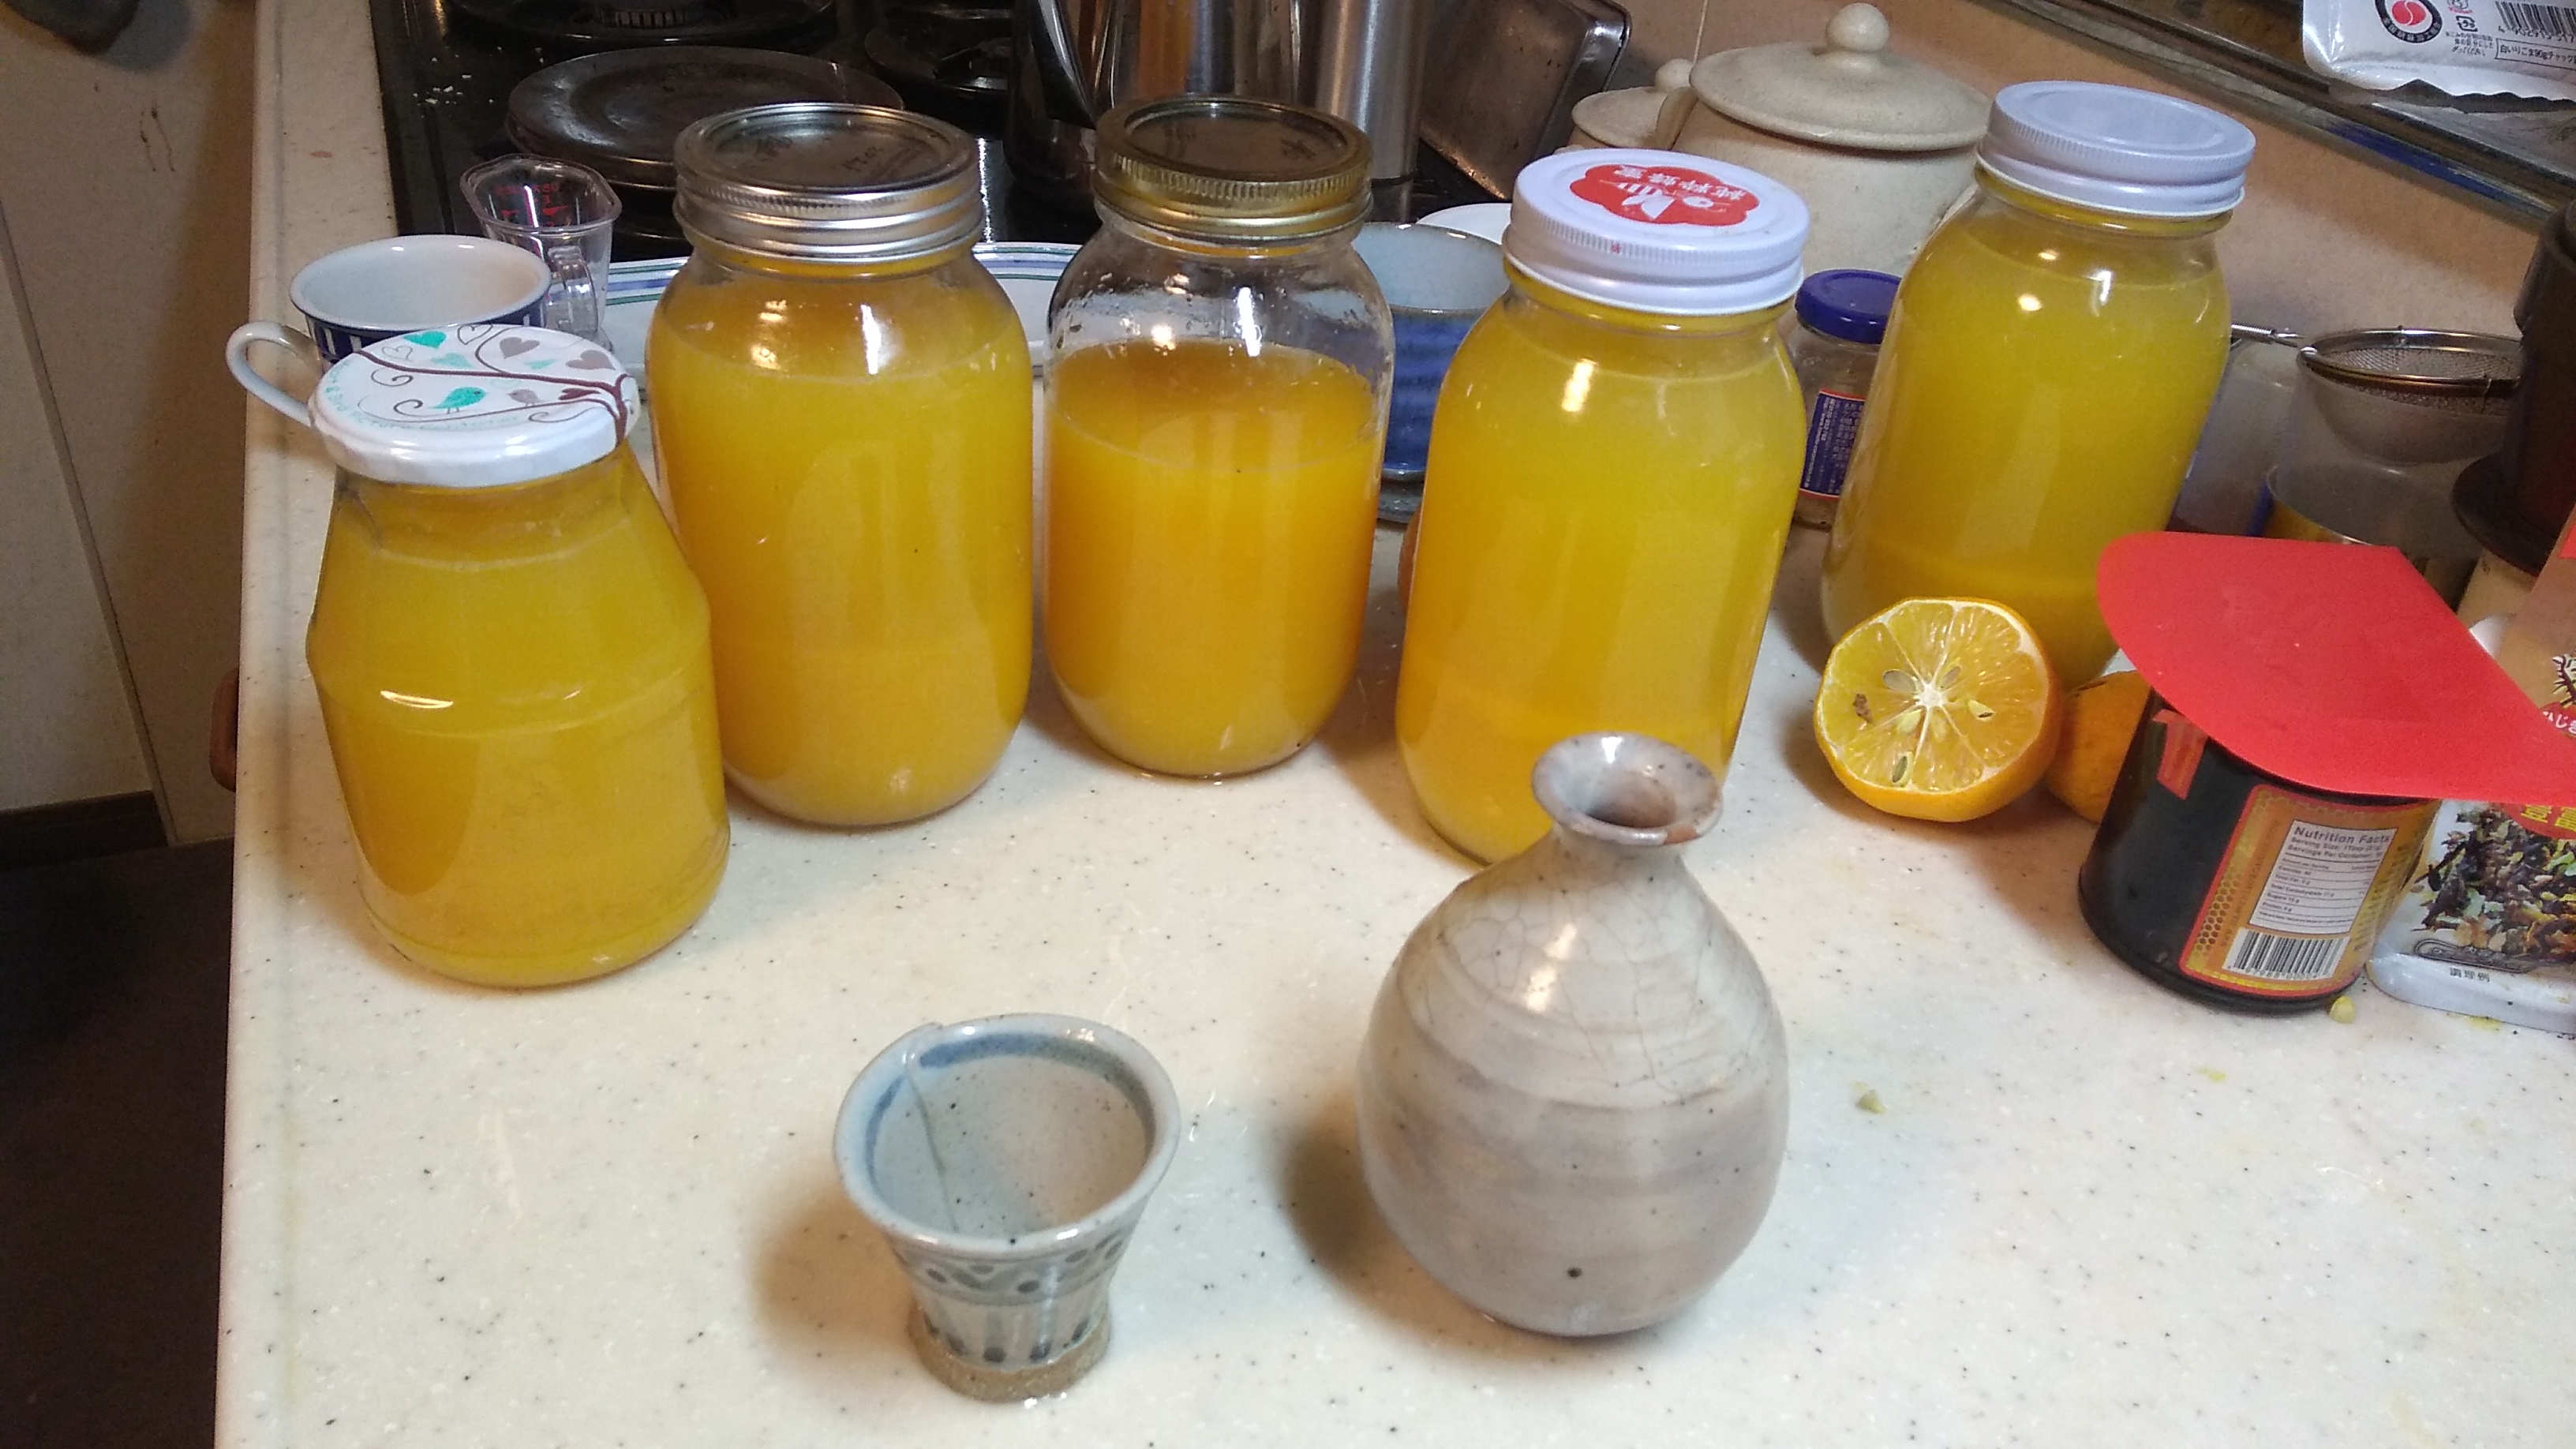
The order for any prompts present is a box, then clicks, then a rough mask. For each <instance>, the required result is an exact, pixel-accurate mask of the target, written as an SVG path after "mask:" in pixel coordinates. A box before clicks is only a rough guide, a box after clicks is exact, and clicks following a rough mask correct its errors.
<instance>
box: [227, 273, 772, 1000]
mask: <svg viewBox="0 0 2576 1449" xmlns="http://www.w3.org/2000/svg"><path fill="white" fill-rule="evenodd" d="M255 391H259V392H260V395H261V397H262V398H263V399H264V400H266V401H268V402H269V403H271V405H273V406H276V407H278V408H279V410H280V411H282V412H285V413H287V414H288V415H289V416H291V417H296V418H298V419H299V420H302V421H306V422H309V423H310V424H311V425H312V427H313V429H314V431H315V432H317V433H319V434H321V436H322V441H323V444H324V446H325V447H326V448H327V449H328V451H329V452H330V454H331V458H332V461H334V462H335V463H337V464H338V465H339V468H340V479H339V487H338V491H337V493H336V494H335V496H334V498H333V500H332V504H331V523H330V532H329V534H328V536H327V541H326V542H325V543H324V545H323V551H322V581H321V585H320V588H319V591H318V592H317V593H316V595H315V596H314V601H313V623H312V627H311V629H310V631H309V632H308V634H307V635H306V640H305V655H306V658H307V660H308V661H309V662H310V664H311V665H312V668H313V683H314V686H315V688H316V690H317V692H318V693H319V694H320V695H321V699H322V725H323V729H324V732H325V733H326V734H327V735H328V737H329V739H330V742H331V762H332V764H333V765H334V767H336V769H337V770H338V772H339V776H340V793H341V796H342V798H343V800H344V801H345V803H346V804H347V806H348V811H349V826H350V833H351V834H352V835H354V836H355V837H356V839H357V846H358V863H359V873H358V880H359V886H360V890H361V893H362V894H363V895H364V896H365V898H366V902H367V909H368V911H369V912H370V913H371V914H372V915H373V916H374V917H375V919H376V923H377V925H378V926H380V927H382V928H383V930H384V933H385V934H386V935H387V936H388V937H390V938H392V940H393V943H394V945H395V946H396V947H398V948H399V949H400V950H401V951H402V953H403V954H404V955H406V956H409V957H411V958H412V959H413V960H415V961H418V962H420V963H421V964H422V965H424V966H427V967H429V968H431V969H432V970H435V971H440V972H444V973H445V974H447V975H450V976H456V977H461V978H463V979H465V980H468V981H478V982H483V983H486V984H490V985H499V986H544V985H550V984H553V983H557V982H563V981H577V980H580V979H582V978H584V977H588V976H596V975H599V974H601V973H603V972H607V971H614V970H616V969H617V968H618V967H620V966H624V965H627V964H628V963H630V962H632V961H635V960H637V959H639V958H641V957H643V956H645V955H647V954H649V953H651V952H652V951H653V950H655V949H656V948H658V947H660V946H661V945H663V944H664V943H665V942H668V941H669V940H671V938H673V937H674V936H677V935H678V934H679V933H680V932H681V931H683V930H685V929H687V927H688V925H689V923H690V922H691V921H694V920H696V919H697V917H698V913H699V912H700V911H702V910H704V909H705V908H706V905H707V901H708V900H709V898H710V897H712V896H713V895H714V894H715V889H716V881H717V879H718V878H719V877H720V876H722V875H723V873H724V866H725V853H726V849H727V843H728V840H729V835H728V833H727V828H726V822H725V802H724V776H723V772H722V768H721V766H720V764H719V761H718V755H717V748H716V709H715V682H714V675H713V670H712V668H711V666H710V663H709V659H708V650H707V605H706V596H705V595H704V594H702V593H700V592H699V590H698V584H697V580H695V579H694V578H692V577H690V575H689V570H688V566H687V565H686V564H685V563H683V562H682V561H681V558H680V551H679V549H678V548H677V547H676V546H675V545H674V544H673V542H672V539H671V529H670V525H669V524H667V523H665V522H664V521H663V519H662V510H661V507H660V505H659V504H657V503H655V502H654V500H653V494H652V492H651V490H650V489H649V488H647V487H646V486H645V482H644V476H643V474H642V473H641V472H640V471H638V470H637V468H636V466H635V459H634V456H633V455H632V454H631V453H629V452H628V451H627V448H626V444H625V434H626V426H627V423H628V422H629V420H631V419H632V418H633V417H634V415H635V384H634V382H633V380H632V379H630V378H629V377H628V376H627V375H626V373H625V371H624V369H622V368H620V367H619V366H618V365H617V363H616V362H615V361H614V360H613V359H611V358H610V357H609V356H608V354H607V353H606V352H604V351H602V350H601V349H600V348H599V347H598V346H596V345H595V344H593V343H590V342H586V341H583V340H582V339H580V338H578V337H572V336H568V335H566V334H563V333H560V332H546V331H541V330H539V329H536V328H533V327H509V326H495V325H488V324H475V325H470V326H459V327H454V328H446V329H439V330H433V331H425V332H414V333H411V334H409V335H407V336H403V337H397V338H394V339H392V340H390V341H386V342H378V343H374V344H372V345H370V346H368V347H366V348H365V349H363V350H361V351H359V352H356V353H353V354H351V355H350V356H348V357H346V358H343V359H342V360H341V361H340V362H339V363H337V364H336V365H334V366H333V367H332V369H331V371H330V372H329V373H327V374H325V375H324V377H323V379H322V385H321V386H320V387H319V388H318V389H316V391H315V393H314V395H313V400H312V403H311V406H310V411H309V412H308V411H307V410H306V407H305V405H304V404H302V403H298V402H296V401H294V400H293V399H292V398H288V397H285V396H284V395H283V394H273V393H272V391H271V390H266V389H255Z"/></svg>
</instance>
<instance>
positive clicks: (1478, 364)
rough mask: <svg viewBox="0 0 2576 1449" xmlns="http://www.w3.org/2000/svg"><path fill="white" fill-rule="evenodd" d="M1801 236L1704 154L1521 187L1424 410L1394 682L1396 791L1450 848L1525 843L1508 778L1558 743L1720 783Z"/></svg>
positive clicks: (1661, 156)
mask: <svg viewBox="0 0 2576 1449" xmlns="http://www.w3.org/2000/svg"><path fill="white" fill-rule="evenodd" d="M1806 235H1807V209H1806V206H1805V205H1804V203H1802V202H1801V201H1800V200H1799V199H1798V197H1797V196H1796V194H1795V193H1793V192H1791V191H1790V190H1789V189H1788V188H1786V187H1784V186H1782V185H1780V184H1779V183H1778V182H1776V181H1772V180H1771V179H1769V178H1768V177H1764V176H1761V175H1757V174H1756V173H1754V172H1751V171H1746V170H1744V169H1742V168H1740V167H1734V166H1728V165H1725V164H1723V163H1720V162H1715V161H1709V160H1706V159H1704V158H1701V157H1695V156H1681V155H1675V154H1672V153H1669V152H1661V151H1628V150H1590V151H1575V152H1568V153H1564V154H1561V155H1557V156H1552V157H1548V158H1546V159H1543V160H1540V161H1537V162H1534V163H1532V164H1531V165H1530V166H1529V167H1528V168H1527V169H1525V170H1523V171H1522V172H1521V174H1520V179H1519V181H1518V183H1517V185H1516V186H1515V188H1514V190H1513V195H1512V220H1511V227H1510V229H1509V230H1508V231H1506V232H1505V233H1504V235H1503V256H1504V261H1505V264H1506V267H1507V270H1508V271H1509V273H1510V276H1511V291H1510V292H1509V293H1508V294H1506V295H1505V296H1504V298H1503V300H1502V301H1500V302H1498V303H1496V304H1495V305H1494V308H1493V310H1491V311H1489V312H1487V313H1486V314H1485V316H1484V318H1483V320H1481V321H1479V322H1478V323H1477V324H1476V326H1475V329H1474V330H1473V331H1471V332H1469V333H1468V334H1467V340H1466V342H1465V343H1463V344H1462V345H1461V346H1460V347H1459V349H1458V357H1457V360H1456V361H1455V362H1453V363H1451V364H1450V368H1449V376H1448V380H1447V382H1446V383H1445V384H1444V385H1443V386H1442V388H1441V392H1440V406H1439V410H1438V411H1437V412H1436V413H1435V414H1434V415H1433V417H1432V423H1431V458H1430V466H1429V468H1428V470H1427V471H1426V473H1425V476H1424V479H1423V493H1422V512H1421V514H1420V515H1419V517H1418V519H1417V523H1418V526H1419V528H1420V530H1421V532H1420V534H1419V537H1418V539H1417V543H1416V550H1415V556H1414V561H1413V582H1412V592H1411V597H1410V599H1409V601H1408V602H1407V605H1406V615H1405V628H1404V663H1403V673H1402V676H1401V679H1400V682H1399V684H1398V687H1397V692H1396V714H1395V732H1396V740H1397V743H1398V744H1399V746H1400V747H1401V749H1402V751H1403V755H1404V768H1405V773H1406V774H1407V775H1408V776H1410V777H1411V779H1412V781H1413V791H1414V795H1415V797H1416V798H1417V799H1419V800H1420V801H1421V803H1422V809H1423V813H1424V814H1425V815H1426V816H1427V817H1429V819H1430V821H1431V824H1432V825H1433V827H1434V828H1436V829H1437V830H1439V832H1440V833H1441V834H1442V835H1443V836H1446V837H1447V838H1448V839H1449V841H1450V842H1451V843H1452V844H1454V845H1456V846H1457V847H1458V848H1459V849H1461V850H1464V851H1465V852H1467V853H1468V854H1469V855H1472V856H1475V857H1477V858H1478V859H1480V860H1487V861H1492V860H1500V859H1502V858H1504V857H1505V856H1509V855H1514V854H1517V853H1519V852H1520V851H1522V850H1524V849H1526V848H1528V846H1529V845H1530V844H1531V843H1532V842H1534V841H1536V840H1537V839H1538V838H1539V837H1540V836H1542V835H1544V834H1546V833H1547V828H1548V819H1547V815H1546V814H1545V812H1543V811H1542V810H1540V809H1539V807H1538V804H1537V802H1536V801H1535V800H1534V799H1533V798H1532V797H1531V795H1530V785H1529V781H1530V771H1531V770H1532V769H1533V768H1535V767H1536V765H1537V763H1538V759H1539V756H1540V755H1541V754H1542V753H1543V752H1545V751H1546V749H1547V747H1548V746H1550V745H1552V744H1554V743H1556V742H1557V741H1558V740H1561V739H1564V738H1566V737H1567V736H1569V735H1577V734H1584V733H1589V732H1596V731H1625V732H1630V733H1635V734H1643V735H1652V736H1655V737H1657V738H1660V739H1665V740H1669V741H1671V742H1673V743H1675V744H1678V745H1680V746H1682V747H1683V748H1684V749H1687V750H1689V751H1690V752H1691V753H1692V754H1694V755H1696V756H1698V757H1699V759H1700V761H1701V762H1702V763H1704V764H1706V765H1707V766H1708V767H1709V769H1711V770H1712V771H1715V772H1716V773H1717V774H1718V775H1719V776H1720V777H1721V778H1722V777H1723V776H1724V774H1725V772H1726V766H1727V761H1728V758H1729V757H1730V756H1731V755H1732V754H1733V753H1734V750H1735V731H1736V726H1737V724H1738V722H1739V721H1740V720H1741V718H1742V716H1743V713H1744V699H1745V693H1746V691H1747V690H1748V689H1749V688H1750V687H1751V684H1752V679H1753V657H1754V654H1755V651H1756V650H1758V649H1759V648H1760V646H1761V643H1762V621H1763V619H1764V618H1765V617H1766V616H1767V615H1768V613H1769V612H1770V601H1771V584H1772V580H1773V578H1774V576H1775V575H1776V574H1777V573H1778V571H1779V566H1780V551H1781V546H1782V544H1783V543H1784V541H1785V540H1786V538H1787V535H1788V529H1789V513H1790V508H1791V505H1792V503H1793V501H1794V500H1795V498H1796V496H1797V490H1798V460H1799V453H1800V449H1799V442H1800V438H1801V436H1802V435H1803V433H1804V430H1805V424H1804V418H1803V415H1802V412H1801V410H1800V407H1799V402H1798V384H1797V379H1796V378H1795V377H1793V376H1792V375H1791V373H1790V371H1789V364H1788V361H1787V359H1786V357H1785V356H1784V355H1783V353H1782V351H1781V346H1780V339H1779V333H1778V328H1777V326H1776V325H1775V324H1776V323H1777V322H1778V320H1779V317H1780V314H1781V310H1782V307H1783V305H1784V304H1785V303H1787V302H1788V300H1789V298H1790V297H1791V295H1792V294H1794V293H1795V292H1796V291H1797V289H1798V278H1799V262H1798V257H1799V251H1800V248H1801V247H1802V246H1803V245H1804V243H1805V241H1806Z"/></svg>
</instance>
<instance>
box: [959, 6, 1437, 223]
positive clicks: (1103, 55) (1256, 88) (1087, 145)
mask: <svg viewBox="0 0 2576 1449" xmlns="http://www.w3.org/2000/svg"><path fill="white" fill-rule="evenodd" d="M1430 13H1431V6H1430V3H1429V0H1320V3H1319V0H1017V4H1016V5H1015V7H1014V9H1013V13H1012V34H1011V40H1012V51H1013V61H1012V66H1013V69H1012V77H1011V125H1010V131H1009V134H1008V138H1007V147H1008V151H1009V155H1010V158H1011V166H1012V169H1013V170H1014V171H1015V172H1016V173H1018V175H1019V176H1020V178H1021V179H1022V181H1023V182H1025V183H1027V184H1029V185H1030V186H1032V187H1034V188H1035V189H1038V190H1040V191H1044V192H1047V193H1049V194H1052V195H1054V196H1055V197H1057V198H1058V199H1059V200H1067V201H1074V200H1083V199H1087V198H1088V196H1089V191H1090V174H1091V128H1092V126H1093V125H1094V124H1095V123H1097V121H1098V120H1099V118H1100V116H1101V115H1103V114H1104V113H1106V112H1107V111H1108V110H1109V109H1110V108H1111V107H1113V106H1118V105H1122V104H1124V103H1126V102H1128V101H1138V100H1151V99H1154V98H1157V97H1161V96H1176V95H1238V96H1257V97H1260V98H1262V99H1265V100H1274V101H1294V102H1301V103H1303V104H1307V105H1311V106H1314V107H1316V108H1318V109H1320V110H1324V111H1329V112H1331V113H1332V114H1334V115H1336V116H1339V117H1341V118H1342V119H1344V120H1346V121H1349V122H1350V123H1351V124H1353V125H1355V126H1358V127H1359V128H1360V130H1361V131H1362V132H1364V133H1365V134H1366V135H1367V136H1368V138H1369V147H1370V152H1371V156H1372V163H1371V166H1370V175H1371V176H1372V177H1376V178H1381V179H1384V178H1392V177H1398V176H1403V175H1406V174H1409V173H1410V172H1411V171H1412V169H1413V135H1414V129H1415V125H1416V121H1417V119H1418V117H1419V114H1420V97H1421V81H1422V52H1423V46H1424V41H1425V32H1426V29H1427V26H1428V22H1429V19H1430Z"/></svg>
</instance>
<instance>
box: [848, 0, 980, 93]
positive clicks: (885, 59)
mask: <svg viewBox="0 0 2576 1449" xmlns="http://www.w3.org/2000/svg"><path fill="white" fill-rule="evenodd" d="M881 17H882V21H883V23H881V24H879V25H878V26H877V27H876V28H875V29H873V30H871V31H869V32H868V34H867V38H866V39H865V40H864V41H863V42H861V50H862V53H863V54H865V55H866V56H867V59H868V64H870V65H871V66H874V67H875V68H876V70H877V72H878V73H879V74H880V75H883V76H885V77H886V78H887V79H889V80H891V81H893V82H894V83H895V85H896V87H897V88H898V89H900V90H902V91H903V92H904V93H905V94H906V95H907V96H910V97H924V93H929V94H930V95H936V96H941V97H945V98H948V99H952V100H958V101H970V102H971V101H978V100H986V101H994V102H998V101H1000V100H1001V99H1002V98H1003V96H1004V95H1005V94H1006V93H1007V92H1008V91H1009V90H1010V85H1011V12H1010V10H1009V8H1008V7H1007V6H991V5H976V4H959V3H953V0H952V3H942V0H890V3H887V4H885V5H884V6H882V7H881ZM925 98H926V97H925Z"/></svg>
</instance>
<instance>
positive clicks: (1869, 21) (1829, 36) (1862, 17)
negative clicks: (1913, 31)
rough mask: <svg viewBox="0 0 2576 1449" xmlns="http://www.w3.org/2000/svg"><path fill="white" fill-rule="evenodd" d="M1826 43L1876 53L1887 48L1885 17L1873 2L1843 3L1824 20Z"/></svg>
mask: <svg viewBox="0 0 2576 1449" xmlns="http://www.w3.org/2000/svg"><path fill="white" fill-rule="evenodd" d="M1825 44H1826V46H1827V47H1829V48H1831V49H1833V50H1843V51H1858V52H1861V53H1863V54H1868V55H1875V54H1877V53H1878V52H1880V51H1882V50H1885V49H1887V16H1886V15H1884V14H1883V13H1881V12H1880V10H1879V8H1878V7H1877V6H1875V5H1846V6H1844V7H1843V8H1842V9H1840V10H1837V11H1835V12H1834V18H1833V19H1831V20H1829V21H1826V22H1825Z"/></svg>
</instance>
